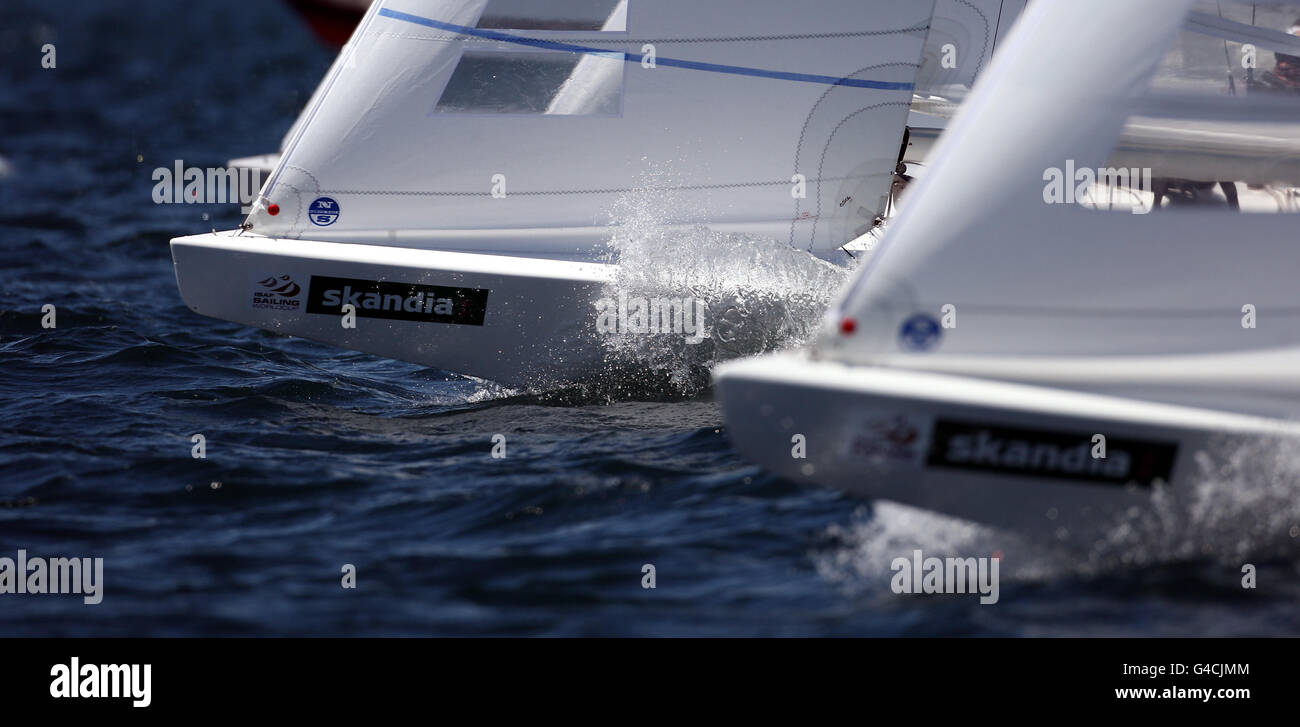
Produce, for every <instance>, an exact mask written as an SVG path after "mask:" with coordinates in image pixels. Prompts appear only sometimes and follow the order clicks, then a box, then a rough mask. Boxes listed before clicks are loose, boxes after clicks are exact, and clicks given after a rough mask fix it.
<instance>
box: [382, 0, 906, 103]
mask: <svg viewBox="0 0 1300 727" xmlns="http://www.w3.org/2000/svg"><path fill="white" fill-rule="evenodd" d="M379 14H380V15H382V16H384V17H388V18H392V19H394V20H402V21H405V22H408V23H414V24H416V25H423V26H426V27H429V28H437V29H438V30H445V31H448V32H450V33H457V34H459V35H470V36H475V37H478V38H487V39H490V40H498V41H501V42H503V43H515V44H518V45H526V46H531V47H533V48H544V49H546V50H558V51H564V52H567V53H592V54H595V55H600V56H605V57H615V56H621V57H622V58H623V60H625V61H626V62H628V63H640V62H641V59H642V58H643V57H644V56H642V55H640V54H637V53H616V52H611V51H609V50H605V49H601V48H588V47H585V46H581V45H573V44H572V43H560V42H558V41H554V40H543V39H541V38H525V37H523V36H518V35H510V34H508V33H499V32H497V31H495V30H485V29H483V28H470V27H468V26H464V25H455V24H453V23H444V22H442V21H440V20H433V19H432V18H423V17H420V16H419V15H411V14H410V13H403V12H400V11H398V10H389V9H388V8H381V9H380V11H379ZM655 65H657V66H671V67H675V68H687V69H690V70H693V71H709V72H711V73H731V74H734V75H737V76H757V77H759V78H774V79H777V80H781V81H801V82H803V83H821V84H826V85H829V86H853V87H856V88H875V89H880V90H884V91H910V90H912V88H913V86H912V84H910V83H892V82H889V81H868V80H864V79H858V78H836V77H835V76H819V75H816V74H811V73H787V72H785V71H768V70H765V69H762V68H749V67H747V66H726V65H722V64H718V63H701V62H699V61H686V60H680V59H676V58H662V57H659V58H655Z"/></svg>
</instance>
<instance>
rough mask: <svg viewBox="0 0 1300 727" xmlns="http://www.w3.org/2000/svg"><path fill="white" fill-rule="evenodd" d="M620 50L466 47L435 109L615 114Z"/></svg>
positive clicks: (620, 84)
mask: <svg viewBox="0 0 1300 727" xmlns="http://www.w3.org/2000/svg"><path fill="white" fill-rule="evenodd" d="M622 102H623V55H622V54H621V53H608V54H605V53H585V54H580V53H565V52H558V51H557V52H545V51H542V52H501V51H466V52H465V53H464V54H463V55H462V56H461V59H460V63H459V64H458V65H457V66H456V70H455V71H453V72H452V75H451V79H450V80H449V81H448V83H447V87H446V90H444V91H443V94H442V97H441V98H439V99H438V103H437V105H435V106H434V109H433V111H434V112H435V113H458V114H545V115H552V116H617V115H618V114H619V113H621V110H622Z"/></svg>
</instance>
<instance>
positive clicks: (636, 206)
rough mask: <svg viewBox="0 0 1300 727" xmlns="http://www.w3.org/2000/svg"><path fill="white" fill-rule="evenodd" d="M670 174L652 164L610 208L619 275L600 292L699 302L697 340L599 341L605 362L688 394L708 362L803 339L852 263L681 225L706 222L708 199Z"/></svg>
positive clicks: (621, 334) (625, 336) (624, 334)
mask: <svg viewBox="0 0 1300 727" xmlns="http://www.w3.org/2000/svg"><path fill="white" fill-rule="evenodd" d="M671 181H672V174H671V171H670V170H669V168H667V167H655V168H652V170H651V171H650V172H649V173H648V174H647V175H645V180H644V183H643V185H642V188H640V189H638V190H636V191H634V192H631V193H627V194H624V195H622V196H621V197H620V198H619V200H618V201H617V202H616V204H615V205H614V207H613V209H612V210H611V214H610V216H611V220H612V221H611V224H610V233H611V234H610V239H609V242H608V252H607V259H608V261H609V262H613V263H617V264H618V265H619V272H618V275H617V276H616V278H615V279H614V280H613V281H611V282H610V283H608V284H607V285H606V286H605V290H604V291H603V293H602V294H603V296H604V297H605V298H607V299H609V300H618V299H619V296H620V295H623V296H627V297H628V298H640V299H647V300H648V299H669V300H681V299H686V298H689V299H694V300H696V301H700V302H702V304H703V305H704V315H703V322H704V325H705V331H704V334H703V339H704V340H702V341H700V342H698V343H688V342H687V339H688V337H687V336H684V335H681V334H680V333H659V334H657V335H656V334H645V333H640V334H638V333H636V332H630V331H617V332H614V333H607V334H604V335H602V341H601V342H602V345H603V346H604V347H605V350H606V352H607V355H606V360H607V363H608V364H609V366H610V367H611V368H613V369H622V370H627V369H629V368H630V369H632V370H639V371H641V372H643V373H646V374H648V375H649V376H651V377H653V378H658V379H661V380H664V381H666V382H667V384H668V385H669V387H670V388H671V389H672V390H674V391H675V392H676V393H678V394H681V395H687V396H689V395H693V394H696V393H698V392H700V391H702V390H703V389H705V388H707V386H708V385H709V374H708V372H709V369H710V367H711V366H712V365H713V364H715V363H718V362H720V361H724V360H727V359H731V358H736V357H739V356H746V355H756V354H760V353H766V352H769V351H774V350H778V349H782V348H791V347H797V346H800V345H803V344H804V343H806V342H808V341H810V340H811V339H812V337H813V335H814V334H815V333H816V331H817V328H818V326H819V325H820V322H821V318H822V316H823V314H824V313H825V311H826V308H827V306H828V305H829V304H830V301H831V298H832V296H834V295H835V293H836V292H837V291H838V290H839V289H840V288H841V287H842V286H843V284H844V283H845V282H846V281H847V279H848V277H849V275H850V274H851V273H852V270H851V269H849V268H845V267H840V266H838V265H834V264H831V263H828V262H826V261H824V260H820V259H818V258H816V257H814V256H812V255H810V254H808V253H807V252H805V251H802V250H796V249H793V248H791V247H790V246H789V244H788V243H786V242H783V241H779V240H775V239H770V238H764V237H761V236H757V235H749V234H736V233H724V232H720V231H717V230H714V229H711V228H710V227H708V226H707V225H702V224H684V223H683V221H684V220H691V219H707V217H708V215H707V214H706V209H705V208H706V205H707V201H706V199H705V198H704V197H702V196H700V194H699V193H698V192H685V191H680V190H674V189H671V187H672V186H673V185H672V184H671Z"/></svg>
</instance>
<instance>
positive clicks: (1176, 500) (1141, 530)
mask: <svg viewBox="0 0 1300 727" xmlns="http://www.w3.org/2000/svg"><path fill="white" fill-rule="evenodd" d="M1195 460H1196V465H1197V470H1198V471H1197V473H1196V475H1195V476H1194V477H1192V478H1190V481H1191V483H1192V484H1191V485H1190V486H1189V489H1188V491H1187V492H1186V493H1185V494H1183V495H1182V496H1179V494H1180V493H1177V492H1176V491H1174V490H1173V489H1171V488H1161V489H1158V490H1156V491H1155V492H1154V493H1153V494H1152V502H1151V507H1149V508H1145V509H1137V508H1134V509H1130V510H1129V511H1128V512H1127V513H1125V514H1124V515H1123V516H1121V517H1120V518H1119V519H1118V520H1117V522H1116V523H1115V524H1114V526H1113V527H1111V528H1110V529H1109V531H1108V532H1107V534H1106V537H1105V538H1104V539H1102V540H1101V541H1098V542H1097V543H1096V544H1095V545H1094V547H1093V549H1092V552H1091V557H1090V558H1089V561H1088V564H1087V565H1088V566H1089V567H1093V568H1104V567H1106V566H1108V565H1109V564H1112V563H1115V562H1119V563H1121V564H1124V565H1138V566H1141V565H1150V564H1154V563H1161V562H1168V561H1178V560H1193V559H1205V560H1212V561H1216V562H1220V563H1224V564H1229V565H1240V564H1242V563H1244V562H1246V561H1247V560H1249V559H1289V560H1295V559H1296V558H1297V557H1298V556H1300V442H1297V441H1295V440H1293V439H1275V438H1245V439H1242V438H1227V437H1224V438H1222V439H1221V440H1220V441H1217V442H1214V443H1212V444H1211V445H1210V446H1209V447H1207V448H1206V449H1205V450H1202V451H1200V452H1197V453H1196V456H1195Z"/></svg>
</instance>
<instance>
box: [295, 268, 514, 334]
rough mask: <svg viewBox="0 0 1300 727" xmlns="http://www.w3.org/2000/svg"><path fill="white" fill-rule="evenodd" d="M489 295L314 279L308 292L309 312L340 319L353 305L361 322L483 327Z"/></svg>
mask: <svg viewBox="0 0 1300 727" xmlns="http://www.w3.org/2000/svg"><path fill="white" fill-rule="evenodd" d="M488 292H489V291H487V290H484V289H481V288H451V287H445V286H441V285H419V284H416V283H389V282H381V281H378V280H357V279H354V278H332V277H328V276H324V275H313V276H311V283H310V284H309V286H308V290H307V312H308V313H316V314H320V315H335V316H337V315H341V314H342V313H343V306H345V305H350V306H352V308H353V309H354V310H355V311H356V315H357V317H358V318H384V319H387V320H398V321H419V322H422V323H455V324H460V325H468V326H481V325H483V318H484V316H485V315H486V313H487V299H488Z"/></svg>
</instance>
